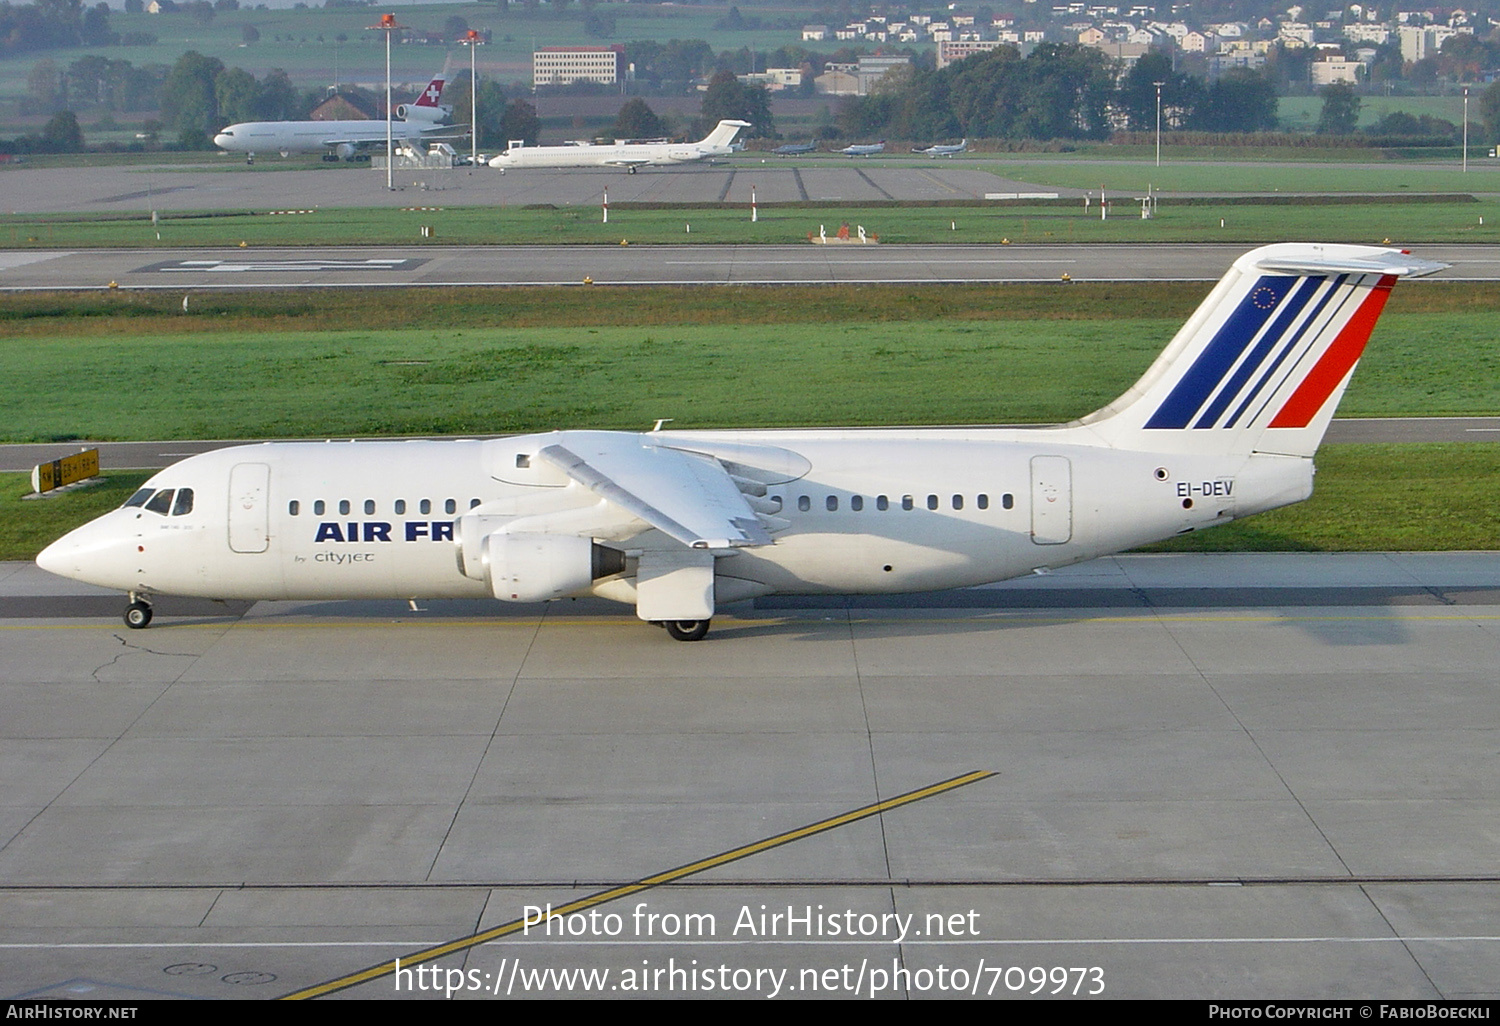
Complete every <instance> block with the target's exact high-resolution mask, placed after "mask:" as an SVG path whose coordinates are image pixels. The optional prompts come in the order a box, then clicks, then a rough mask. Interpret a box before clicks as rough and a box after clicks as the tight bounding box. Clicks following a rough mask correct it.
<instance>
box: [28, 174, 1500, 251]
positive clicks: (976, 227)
mask: <svg viewBox="0 0 1500 1026" xmlns="http://www.w3.org/2000/svg"><path fill="white" fill-rule="evenodd" d="M329 173H331V174H338V173H345V174H358V173H361V172H339V171H337V170H334V171H330V172H329ZM363 173H364V174H369V172H363ZM161 177H162V176H160V175H158V176H157V180H158V181H160V180H161ZM3 183H4V176H3V172H0V185H3ZM600 183H601V188H602V187H603V185H605V184H608V183H607V180H606V179H604V178H603V177H602V176H601V179H600ZM1497 184H1500V181H1497ZM742 191H743V192H744V196H743V197H735V199H736V200H738V199H741V198H742V199H743V201H744V202H743V204H738V203H737V204H736V205H734V206H716V207H708V208H703V209H691V208H686V209H685V208H675V209H654V208H646V207H640V206H630V205H628V204H619V203H612V204H611V205H610V217H609V223H608V224H604V223H603V219H602V216H601V212H600V210H599V208H598V207H597V206H593V205H588V206H575V207H558V208H552V207H547V208H543V209H528V208H520V207H465V206H451V207H447V206H445V207H443V208H442V209H437V210H422V211H402V210H377V209H368V208H361V209H355V208H339V209H323V210H318V211H316V212H314V213H311V214H305V215H270V214H268V213H267V212H266V211H239V212H222V213H220V214H218V215H213V216H211V215H206V214H190V215H173V214H167V215H163V217H162V218H161V221H160V223H159V224H157V225H154V226H153V224H152V222H151V220H150V212H149V209H148V208H147V207H146V204H145V201H144V200H143V201H142V209H141V211H140V212H139V213H138V214H135V215H130V216H128V217H125V216H121V215H111V216H109V217H86V216H81V215H66V214H59V215H14V214H3V215H0V247H4V248H12V249H28V248H32V249H51V248H56V247H60V246H65V247H69V248H84V247H98V246H130V247H148V248H152V247H157V246H161V247H184V246H192V247H196V246H238V245H239V243H241V242H244V243H246V244H247V245H248V246H251V247H254V246H282V245H287V246H318V245H330V246H331V245H361V244H390V243H401V244H406V245H420V244H424V242H425V243H426V244H431V245H490V244H512V245H514V244H546V243H553V244H585V245H615V246H617V245H620V243H621V241H622V240H623V241H625V242H628V243H631V244H636V245H639V244H679V243H681V244H686V243H692V244H696V245H720V244H726V245H727V244H767V243H799V242H806V241H807V238H808V234H809V233H813V234H816V233H817V232H818V230H819V228H820V226H823V227H826V229H827V231H828V234H830V235H832V234H834V233H835V232H836V231H837V230H838V227H839V225H840V224H841V223H842V222H844V221H848V222H849V223H850V225H851V226H859V225H863V226H864V228H865V230H866V231H867V232H868V233H869V234H871V235H873V236H878V237H879V240H880V241H881V242H884V243H895V244H912V243H999V242H1002V241H1005V240H1009V241H1010V242H1013V243H1018V244H1019V243H1047V242H1061V243H1090V242H1139V243H1145V242H1236V243H1239V242H1243V243H1259V242H1284V241H1287V240H1290V239H1316V240H1318V241H1321V242H1364V243H1380V242H1382V241H1384V240H1387V239H1390V240H1393V241H1395V242H1398V243H1402V244H1408V243H1422V242H1475V243H1494V242H1500V200H1496V199H1494V198H1486V199H1484V200H1483V201H1477V202H1476V201H1474V200H1472V199H1470V198H1468V197H1462V198H1455V199H1453V200H1451V201H1442V202H1407V203H1402V202H1352V203H1310V204H1307V203H1289V204H1287V205H1258V204H1237V203H1234V202H1231V201H1225V202H1218V203H1212V202H1195V203H1191V204H1189V203H1186V202H1181V201H1179V202H1174V201H1173V200H1171V199H1170V198H1168V199H1164V200H1162V201H1161V203H1160V205H1159V206H1158V208H1157V211H1156V216H1155V217H1154V218H1153V219H1151V220H1142V219H1141V217H1140V203H1139V200H1138V199H1133V198H1132V197H1133V196H1134V195H1136V194H1133V193H1131V192H1129V191H1126V190H1120V191H1116V190H1113V189H1111V190H1109V195H1110V196H1111V197H1114V206H1113V213H1112V214H1111V216H1110V217H1109V219H1108V220H1101V219H1100V217H1099V215H1098V206H1097V204H1094V205H1091V206H1090V208H1089V210H1088V211H1085V210H1084V208H1083V206H1082V204H1081V203H1079V204H1077V205H1076V206H1075V205H1074V204H1071V203H1066V204H1055V205H1048V206H1002V205H999V204H993V203H992V204H973V205H968V206H953V207H950V206H942V207H938V206H932V207H921V206H898V205H891V206H880V207H875V206H858V205H847V206H845V205H839V204H834V203H829V204H825V205H819V204H806V205H797V206H767V205H762V206H761V208H760V217H759V220H758V221H756V222H753V223H752V222H751V220H750V210H749V188H748V186H746V187H745V188H744V189H743V190H742ZM422 195H423V197H424V198H426V199H431V198H432V194H422ZM437 195H439V196H440V195H441V194H437ZM424 226H429V227H431V228H432V230H433V234H432V236H431V238H430V239H427V240H424V239H423V237H422V228H423V227H424ZM158 234H159V235H160V239H158V238H157V236H158Z"/></svg>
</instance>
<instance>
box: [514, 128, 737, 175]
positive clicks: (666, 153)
mask: <svg viewBox="0 0 1500 1026" xmlns="http://www.w3.org/2000/svg"><path fill="white" fill-rule="evenodd" d="M749 127H750V122H748V121H720V122H719V123H718V125H717V126H715V127H714V130H713V131H712V132H709V133H708V135H707V136H706V137H704V138H703V139H701V140H700V141H698V142H692V143H672V142H623V143H613V144H611V143H587V142H579V143H568V144H567V145H564V146H522V145H519V144H517V143H512V144H511V147H510V149H508V150H506V151H505V152H504V153H502V154H500V155H499V156H498V157H494V158H492V159H491V160H490V167H497V168H500V169H501V170H502V171H504V170H506V169H507V168H517V167H623V168H625V170H626V171H628V172H629V173H630V174H635V172H636V168H641V167H647V166H650V165H653V164H656V165H663V164H689V163H692V162H693V161H695V160H703V159H704V158H706V157H727V156H729V154H730V153H732V152H734V151H733V149H732V147H731V144H732V143H733V142H734V137H735V136H736V135H737V134H738V133H739V130H740V129H742V128H749Z"/></svg>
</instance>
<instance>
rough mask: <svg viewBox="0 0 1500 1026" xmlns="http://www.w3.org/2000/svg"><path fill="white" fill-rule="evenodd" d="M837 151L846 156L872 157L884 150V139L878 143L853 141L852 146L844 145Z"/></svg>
mask: <svg viewBox="0 0 1500 1026" xmlns="http://www.w3.org/2000/svg"><path fill="white" fill-rule="evenodd" d="M839 152H840V153H842V154H843V155H844V156H846V157H873V156H875V154H877V153H884V152H885V140H884V139H882V140H880V141H879V142H878V143H855V144H854V145H853V146H845V147H844V148H843V149H841V150H839Z"/></svg>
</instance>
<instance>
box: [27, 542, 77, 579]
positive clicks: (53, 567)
mask: <svg viewBox="0 0 1500 1026" xmlns="http://www.w3.org/2000/svg"><path fill="white" fill-rule="evenodd" d="M69 537H70V536H69V535H66V534H65V535H63V536H62V537H61V538H59V539H57V541H55V542H53V543H52V544H51V545H48V546H47V547H46V548H45V549H43V550H42V551H41V552H39V553H37V557H36V565H37V566H39V567H41V568H42V569H43V570H45V571H47V572H48V573H49V574H57V575H58V576H59V577H66V576H68V572H67V570H66V569H64V568H65V567H67V565H68V562H69V559H68V556H69V550H70V549H72V548H73V546H72V544H71V543H70V542H69V541H68V538H69Z"/></svg>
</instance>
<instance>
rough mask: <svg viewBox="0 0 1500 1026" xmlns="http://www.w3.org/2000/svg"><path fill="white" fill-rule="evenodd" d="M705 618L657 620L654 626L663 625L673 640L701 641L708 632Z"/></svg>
mask: <svg viewBox="0 0 1500 1026" xmlns="http://www.w3.org/2000/svg"><path fill="white" fill-rule="evenodd" d="M708 623H709V621H707V620H657V621H656V626H658V627H665V628H666V629H667V634H669V635H671V637H672V640H673V641H702V640H703V638H704V636H705V635H707V634H708Z"/></svg>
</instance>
